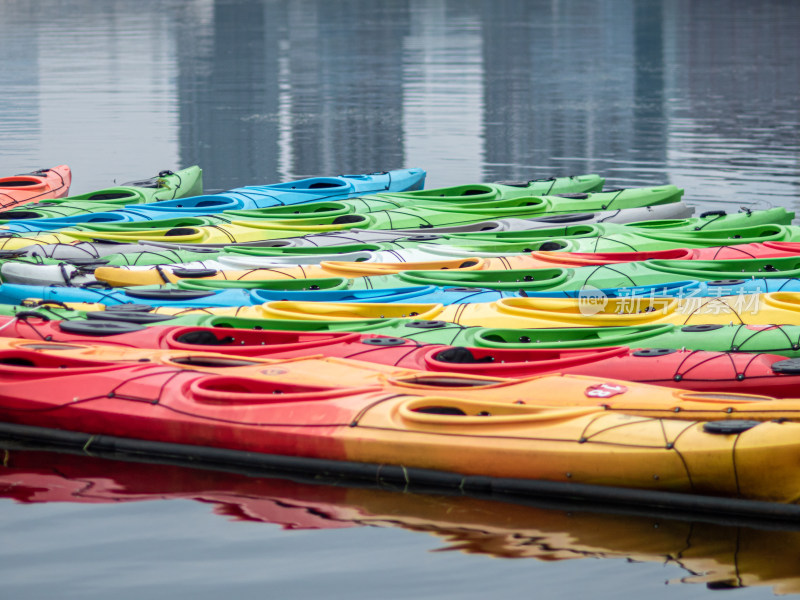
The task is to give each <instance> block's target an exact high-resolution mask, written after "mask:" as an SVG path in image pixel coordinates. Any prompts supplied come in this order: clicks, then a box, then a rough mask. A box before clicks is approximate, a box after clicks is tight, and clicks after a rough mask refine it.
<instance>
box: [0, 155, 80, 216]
mask: <svg viewBox="0 0 800 600" xmlns="http://www.w3.org/2000/svg"><path fill="white" fill-rule="evenodd" d="M70 183H72V172H71V171H70V169H69V167H68V166H67V165H59V166H57V167H53V168H52V169H41V170H39V171H34V172H32V173H24V174H21V175H13V176H11V177H0V210H5V209H7V208H14V207H16V206H19V205H21V204H27V203H29V202H37V201H39V200H46V199H48V198H63V197H64V196H66V195H67V194H68V193H69V186H70Z"/></svg>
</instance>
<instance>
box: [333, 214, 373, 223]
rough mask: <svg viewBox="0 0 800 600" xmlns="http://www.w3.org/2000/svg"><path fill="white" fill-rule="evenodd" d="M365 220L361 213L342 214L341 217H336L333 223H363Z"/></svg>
mask: <svg viewBox="0 0 800 600" xmlns="http://www.w3.org/2000/svg"><path fill="white" fill-rule="evenodd" d="M365 220H366V218H365V217H363V216H361V215H342V216H341V217H336V218H335V219H334V220H333V221H332V223H333V224H334V225H345V224H347V223H361V222H362V221H365Z"/></svg>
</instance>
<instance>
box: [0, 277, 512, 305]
mask: <svg viewBox="0 0 800 600" xmlns="http://www.w3.org/2000/svg"><path fill="white" fill-rule="evenodd" d="M314 282H320V283H319V284H318V283H314ZM322 282H324V283H322ZM281 283H284V284H285V283H286V282H276V285H274V288H275V289H241V288H239V289H220V290H187V289H175V288H171V289H156V288H150V289H147V288H144V289H130V290H124V289H121V288H116V289H97V288H92V287H86V288H80V287H59V286H48V287H42V286H33V285H18V284H11V283H4V284H2V285H0V304H20V303H21V302H22V301H23V300H30V299H37V300H50V301H57V302H96V303H100V304H105V305H106V306H115V305H125V304H131V305H133V304H142V303H145V304H148V305H150V306H173V307H184V308H210V307H236V306H257V305H259V304H264V303H265V302H274V301H277V300H294V301H319V302H381V303H384V302H395V303H396V302H401V303H422V304H443V305H449V304H467V303H472V302H494V301H495V300H500V299H501V298H508V297H516V296H519V294H518V293H516V292H503V291H496V290H486V289H478V288H443V287H438V286H434V285H427V286H409V287H398V288H384V289H379V290H352V289H348V288H347V280H346V279H343V278H342V279H337V278H331V279H325V280H323V279H319V280H305V281H303V283H304V284H305V285H306V287H305V289H301V288H300V286H293V287H295V288H297V289H288V290H286V289H284V290H281V289H278V288H279V287H280V284H281ZM323 286H324V287H323Z"/></svg>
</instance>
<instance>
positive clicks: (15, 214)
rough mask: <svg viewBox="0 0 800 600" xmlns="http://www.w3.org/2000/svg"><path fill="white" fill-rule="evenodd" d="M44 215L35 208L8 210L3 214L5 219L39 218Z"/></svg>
mask: <svg viewBox="0 0 800 600" xmlns="http://www.w3.org/2000/svg"><path fill="white" fill-rule="evenodd" d="M41 216H42V215H40V214H39V213H37V212H36V211H33V210H8V211H6V212H4V213H3V214H2V217H3V218H4V219H14V220H22V219H38V218H40V217H41Z"/></svg>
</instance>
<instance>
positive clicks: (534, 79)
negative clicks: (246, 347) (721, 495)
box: [0, 0, 800, 599]
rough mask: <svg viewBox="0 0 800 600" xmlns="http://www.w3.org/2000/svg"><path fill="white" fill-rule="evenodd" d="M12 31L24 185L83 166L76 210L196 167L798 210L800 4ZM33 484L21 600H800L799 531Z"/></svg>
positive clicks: (460, 505)
mask: <svg viewBox="0 0 800 600" xmlns="http://www.w3.org/2000/svg"><path fill="white" fill-rule="evenodd" d="M0 16H2V18H0V56H1V57H2V61H0V73H2V78H3V82H4V94H3V95H2V96H0V134H2V139H3V141H4V143H3V144H2V146H1V147H0V174H3V175H6V174H13V173H18V172H25V171H30V170H33V169H37V168H41V167H47V166H52V165H56V164H62V163H67V164H69V165H70V166H71V167H72V168H73V175H74V179H73V187H72V191H73V192H74V193H82V192H87V191H91V190H93V189H98V188H101V187H106V186H109V185H111V184H112V183H113V182H115V181H116V182H123V181H128V180H131V179H138V178H142V177H146V176H150V175H154V174H155V173H156V172H158V171H159V170H162V169H165V168H172V169H175V168H178V167H182V166H188V165H191V164H199V165H200V166H202V167H203V169H204V172H205V184H206V188H207V189H209V190H213V189H227V188H231V187H236V186H241V185H252V184H260V183H272V182H277V181H281V180H286V179H293V178H298V177H302V176H308V175H324V174H337V173H342V172H367V171H374V170H382V169H391V168H397V167H404V166H417V167H423V168H425V169H426V170H427V171H428V182H427V186H428V187H437V186H444V185H451V184H456V183H464V182H477V181H492V180H497V179H521V178H534V177H542V176H549V175H556V174H574V173H585V172H596V173H600V174H602V175H604V176H605V177H607V179H608V184H609V185H610V186H619V185H651V184H661V183H673V184H676V185H679V186H682V187H684V188H685V189H686V199H687V200H689V201H690V202H693V203H695V204H697V205H698V206H701V207H705V206H715V207H724V208H733V209H735V208H736V207H738V206H741V205H753V204H755V205H768V204H771V205H778V206H786V207H789V208H792V209H796V208H797V207H798V200H797V198H798V181H800V178H799V177H798V175H799V173H798V171H800V165H799V164H798V160H799V157H800V136H799V135H798V134H799V133H800V112H799V111H798V106H800V61H798V56H800V36H798V35H797V32H798V31H800V4H798V3H795V2H777V1H775V2H760V3H751V2H745V1H741V2H723V1H719V0H709V1H705V2H702V3H701V2H690V1H689V0H674V1H669V2H663V3H662V2H657V1H640V2H637V1H634V0H607V1H597V2H595V1H589V0H586V1H582V0H574V1H569V2H566V1H559V0H551V1H547V2H544V1H537V2H512V1H506V0H495V1H493V2H477V1H460V2H455V1H451V2H448V1H445V0H405V1H391V2H369V1H366V0H363V1H361V0H356V1H350V2H322V1H314V0H301V1H298V2H269V1H265V2H255V1H253V2H244V1H226V0H217V1H214V0H196V1H194V2H185V1H178V0H175V1H167V0H163V1H155V0H153V1H151V0H139V1H138V2H129V1H122V0H106V1H104V2H92V1H91V0H60V1H56V0H38V1H37V2H35V3H34V2H30V1H28V0H0ZM6 459H7V460H6V463H5V464H6V465H7V467H6V468H5V469H4V470H3V471H2V472H0V476H2V478H3V483H2V484H0V490H2V495H3V496H4V497H6V498H8V499H6V500H2V501H0V524H1V525H2V528H3V532H4V536H3V540H4V542H5V543H4V544H2V546H0V577H1V578H2V581H3V590H4V596H7V597H9V598H11V597H19V598H43V597H61V598H82V599H89V598H108V597H109V595H110V594H113V595H114V597H116V598H141V597H145V596H147V597H168V596H170V597H172V596H175V595H176V594H182V595H183V594H186V593H190V594H192V595H193V596H194V597H197V598H219V597H221V596H227V597H242V598H256V597H258V598H261V597H282V596H289V595H292V596H295V597H311V596H323V595H325V596H332V597H348V598H361V597H364V598H366V597H369V598H373V597H376V595H381V596H383V597H388V598H407V597H416V598H427V597H430V598H448V597H452V598H466V597H474V598H478V597H481V598H483V597H486V596H487V595H488V594H492V595H494V596H496V597H511V596H514V597H520V596H522V597H553V598H555V597H558V598H585V597H587V596H591V597H594V598H618V597H640V596H643V595H645V594H647V595H648V596H649V597H651V598H653V599H655V598H686V597H700V596H703V597H705V596H708V595H709V594H711V593H714V592H712V591H709V587H710V588H719V587H738V586H747V587H746V588H745V589H740V590H738V591H736V592H733V593H734V594H735V595H736V596H737V597H738V598H750V597H766V596H771V595H772V594H774V593H784V592H794V591H797V590H800V583H798V581H799V580H798V579H797V577H798V576H800V560H798V559H799V558H800V544H799V543H798V539H797V535H796V534H794V533H791V532H764V531H761V530H758V529H752V528H748V527H741V526H739V527H722V526H720V525H718V524H703V523H685V522H681V521H671V520H663V519H659V518H657V517H643V516H619V515H617V516H614V515H603V514H592V513H584V512H579V513H571V514H567V513H565V512H563V511H548V510H545V509H543V508H535V507H513V506H507V505H498V504H496V503H487V502H480V501H474V502H470V501H468V500H464V499H444V498H436V497H417V496H411V495H401V494H387V493H385V492H381V493H378V492H375V491H371V492H368V491H363V490H362V491H358V490H356V491H353V490H349V491H346V493H342V491H341V490H339V489H337V488H333V489H330V488H322V487H320V486H313V487H310V488H309V487H308V486H306V487H302V486H294V487H293V486H291V485H287V484H285V482H284V483H280V482H279V481H278V480H263V481H261V480H252V479H226V478H225V477H222V476H213V477H212V476H211V475H207V476H204V477H200V480H199V481H197V480H196V479H197V478H196V477H195V476H193V475H191V474H187V472H184V471H181V472H171V471H169V470H168V469H145V468H142V469H140V470H136V469H132V468H131V469H129V468H127V467H126V468H123V467H121V466H120V465H119V464H110V463H104V462H102V461H89V460H85V459H84V460H75V459H69V460H67V459H65V458H64V457H61V456H58V455H44V456H43V457H42V456H41V455H36V454H26V453H19V452H16V451H14V452H12V453H11V454H9V455H7V456H6ZM37 461H38V462H37ZM166 475H169V477H166ZM2 486H4V487H2ZM776 549H778V550H780V552H776ZM709 581H710V582H712V583H711V584H710V586H709V587H707V586H706V585H705V583H706V582H709ZM665 584H666V585H665Z"/></svg>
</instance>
